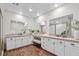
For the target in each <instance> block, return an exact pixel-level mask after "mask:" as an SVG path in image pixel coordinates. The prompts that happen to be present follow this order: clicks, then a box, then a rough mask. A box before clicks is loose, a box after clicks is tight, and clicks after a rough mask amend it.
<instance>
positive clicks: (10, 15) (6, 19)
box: [2, 8, 37, 35]
mask: <svg viewBox="0 0 79 59" xmlns="http://www.w3.org/2000/svg"><path fill="white" fill-rule="evenodd" d="M2 15H3V35H5V34H10V33H12V32H11V28H10V25H11V24H10V22H11V20H15V21H20V22H24V23H27V24H28V25H27V26H28V29H36V28H37V26H36V23H35V22H36V21H35V20H34V19H33V18H29V17H26V16H22V15H20V14H17V13H14V12H11V11H7V10H6V9H4V8H2ZM18 27H20V26H18Z"/></svg>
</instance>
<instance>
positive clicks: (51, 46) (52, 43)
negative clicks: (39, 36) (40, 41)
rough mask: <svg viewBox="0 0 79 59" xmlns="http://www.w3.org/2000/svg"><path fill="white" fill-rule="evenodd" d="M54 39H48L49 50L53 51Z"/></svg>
mask: <svg viewBox="0 0 79 59" xmlns="http://www.w3.org/2000/svg"><path fill="white" fill-rule="evenodd" d="M55 41H56V40H55V39H49V51H50V52H51V53H53V54H54V53H55Z"/></svg>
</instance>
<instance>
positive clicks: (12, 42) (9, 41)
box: [6, 36, 33, 50]
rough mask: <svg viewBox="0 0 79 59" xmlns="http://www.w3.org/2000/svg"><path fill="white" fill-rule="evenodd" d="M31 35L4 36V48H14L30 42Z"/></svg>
mask: <svg viewBox="0 0 79 59" xmlns="http://www.w3.org/2000/svg"><path fill="white" fill-rule="evenodd" d="M32 40H33V38H32V36H24V37H13V38H11V37H10V38H6V49H7V50H10V49H14V48H19V47H22V46H27V45H30V44H32Z"/></svg>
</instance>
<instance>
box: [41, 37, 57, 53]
mask: <svg viewBox="0 0 79 59" xmlns="http://www.w3.org/2000/svg"><path fill="white" fill-rule="evenodd" d="M55 41H56V40H54V39H50V38H42V39H41V47H42V48H43V49H45V50H47V51H49V52H51V53H54V51H55Z"/></svg>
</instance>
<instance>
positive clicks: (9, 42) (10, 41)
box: [6, 38, 15, 50]
mask: <svg viewBox="0 0 79 59" xmlns="http://www.w3.org/2000/svg"><path fill="white" fill-rule="evenodd" d="M6 43H7V44H6V48H7V50H10V49H14V48H15V38H7V39H6Z"/></svg>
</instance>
